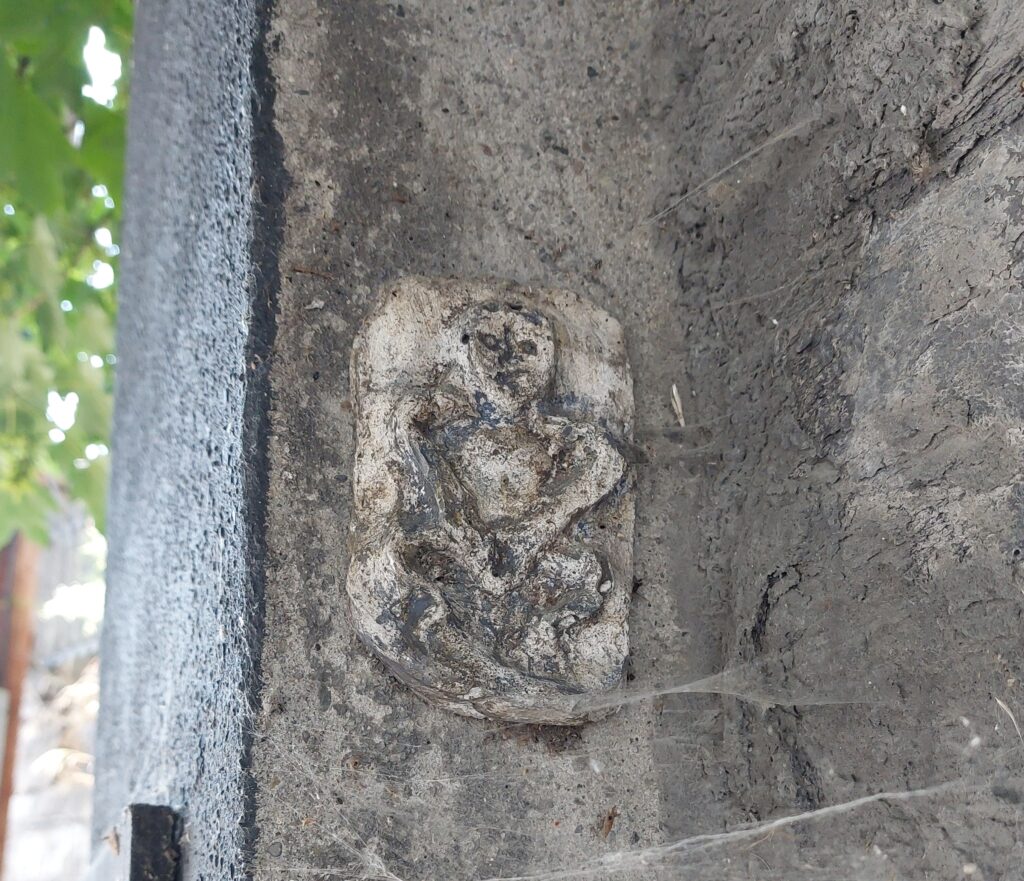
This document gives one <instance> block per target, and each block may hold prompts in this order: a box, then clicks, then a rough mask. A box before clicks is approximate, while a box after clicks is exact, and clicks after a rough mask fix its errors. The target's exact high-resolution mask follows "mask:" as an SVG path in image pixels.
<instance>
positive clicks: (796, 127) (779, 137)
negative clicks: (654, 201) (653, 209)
mask: <svg viewBox="0 0 1024 881" xmlns="http://www.w3.org/2000/svg"><path fill="white" fill-rule="evenodd" d="M818 119H820V116H818V115H817V114H815V115H814V116H808V117H805V118H804V119H802V120H800V121H799V122H796V123H794V124H793V125H791V126H789V127H788V128H784V129H783V130H782V131H781V132H778V133H777V134H774V135H772V136H771V137H770V138H768V140H767V141H763V142H762V143H760V144H758V146H756V147H754V148H752V149H750V150H747V152H746V153H744V154H743V155H742V156H740V157H739V158H738V159H736V160H735V161H733V162H730V163H729V164H728V165H727V166H726V167H725V168H723V169H722V170H721V171H719V172H716V173H715V174H713V175H711V177H709V178H708V179H707V180H705V181H704V182H703V183H701V184H698V185H697V186H695V187H694V188H693V189H692V190H687V191H686V192H685V193H683V195H681V196H680V197H679V198H678V199H676V200H675V201H674V202H673V203H672V204H671V205H669V206H668V207H667V208H663V209H662V210H661V211H659V212H658V213H657V214H654V215H653V216H651V217H648V218H647V220H646V221H645V223H654V222H655V221H658V220H661V218H662V217H664V216H665V215H667V214H671V213H672V212H673V211H675V210H676V208H678V207H679V206H680V205H682V204H683V202H685V201H686V200H687V199H691V198H693V197H694V196H696V195H697V194H698V193H702V192H704V190H706V189H707V188H708V187H710V186H711V185H712V184H713V183H715V181H717V180H720V179H721V178H722V177H724V176H725V175H727V174H728V173H729V172H730V171H732V170H733V169H734V168H735V167H736V166H737V165H742V164H743V163H744V162H746V161H747V160H748V159H753V158H754V157H755V156H756V155H757V154H758V153H761V152H763V151H764V150H767V149H768V148H769V147H771V146H773V145H774V144H777V143H778V142H779V141H784V140H785V139H786V138H789V137H792V136H793V135H795V134H796V133H797V132H799V131H802V130H803V129H805V128H807V126H809V125H810V124H811V123H812V122H817V120H818Z"/></svg>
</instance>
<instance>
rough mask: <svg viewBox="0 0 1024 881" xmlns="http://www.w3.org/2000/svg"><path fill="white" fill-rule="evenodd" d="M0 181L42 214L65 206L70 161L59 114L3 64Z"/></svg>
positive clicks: (0, 103)
mask: <svg viewBox="0 0 1024 881" xmlns="http://www.w3.org/2000/svg"><path fill="white" fill-rule="evenodd" d="M0 119H2V120H3V121H4V128H5V130H6V134H5V136H4V137H0V179H2V180H3V181H4V182H5V183H8V184H10V186H12V187H13V188H14V189H15V190H16V191H17V192H18V194H19V195H20V196H21V198H22V199H24V201H25V203H26V204H28V205H29V206H31V207H32V208H35V209H36V210H38V211H41V212H43V213H50V212H55V211H57V210H58V209H59V208H60V207H61V204H62V202H63V187H62V178H63V171H64V169H65V167H66V166H67V165H68V164H70V162H71V160H72V150H71V145H70V144H69V143H68V141H67V138H66V137H65V136H64V132H63V131H62V130H61V126H60V121H59V120H58V118H57V115H56V114H55V113H54V112H53V111H52V110H51V109H50V108H49V107H48V106H47V105H46V104H45V103H43V101H41V100H40V99H39V98H38V97H37V96H36V95H35V94H33V93H32V92H31V91H30V90H29V89H28V88H26V86H25V85H24V84H23V83H21V82H20V81H18V80H17V79H16V77H15V74H14V71H13V70H10V69H9V68H8V67H7V66H6V65H4V66H3V69H2V70H0Z"/></svg>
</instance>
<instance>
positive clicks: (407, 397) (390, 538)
mask: <svg viewBox="0 0 1024 881" xmlns="http://www.w3.org/2000/svg"><path fill="white" fill-rule="evenodd" d="M351 380H352V388H353V396H354V400H355V404H356V420H357V421H356V425H357V429H356V430H357V451H356V462H355V469H354V481H353V483H354V488H355V511H356V516H355V520H354V523H353V531H352V555H351V563H350V568H349V574H348V594H349V598H350V601H351V607H352V612H353V615H354V620H355V624H356V628H357V630H358V632H359V634H360V636H361V637H362V639H363V640H364V641H365V642H366V644H367V645H368V646H369V647H370V648H371V649H372V650H373V651H374V652H375V653H376V654H377V655H378V656H379V657H380V658H381V659H382V660H383V661H384V662H385V664H386V665H387V666H388V668H389V669H390V670H391V671H392V672H393V673H394V675H395V676H397V677H398V678H399V679H401V680H402V681H403V682H405V683H407V684H408V685H409V686H411V687H412V688H413V689H415V690H416V691H417V692H419V693H420V694H421V695H423V696H425V697H426V698H428V699H429V700H431V701H433V702H435V703H438V704H441V705H443V706H445V707H447V708H449V709H451V710H454V711H456V712H459V713H464V714H466V715H470V716H476V717H490V718H495V719H502V720H506V721H515V722H547V723H554V724H575V723H577V722H580V721H583V720H584V719H585V718H586V717H587V713H586V711H585V709H583V708H582V704H583V703H584V702H583V701H581V700H580V699H581V698H583V697H585V696H587V695H591V694H594V693H595V692H601V691H604V690H607V689H610V688H614V687H615V686H617V685H618V684H619V683H620V681H621V678H622V674H623V666H624V663H625V661H626V657H627V653H628V639H627V622H626V619H627V614H628V610H629V600H630V596H631V593H632V531H633V500H632V492H631V477H630V469H629V467H628V462H627V458H628V450H629V449H630V435H631V430H632V416H633V394H632V384H631V379H630V375H629V365H628V362H627V359H626V353H625V346H624V344H623V339H622V331H621V329H620V327H619V325H618V323H617V322H616V321H615V320H614V319H613V318H611V316H609V315H608V314H607V313H605V312H604V311H602V310H601V309H599V308H597V307H596V306H594V305H593V304H591V303H589V302H587V301H586V300H584V299H582V298H581V297H579V296H578V295H576V294H573V293H569V292H565V291H553V290H537V289H531V288H522V287H517V286H514V285H512V284H508V283H466V282H461V281H455V280H432V279H431V280H428V279H420V278H408V279H404V280H402V281H399V282H397V283H396V284H394V285H393V286H392V287H390V288H388V289H386V290H384V291H383V292H382V295H381V299H380V302H379V304H378V305H377V307H376V309H375V311H374V312H373V313H372V315H371V316H370V317H369V318H368V320H367V321H366V324H365V325H364V326H363V328H362V329H361V331H360V333H359V334H358V336H357V339H356V342H355V345H354V348H353V352H352V367H351Z"/></svg>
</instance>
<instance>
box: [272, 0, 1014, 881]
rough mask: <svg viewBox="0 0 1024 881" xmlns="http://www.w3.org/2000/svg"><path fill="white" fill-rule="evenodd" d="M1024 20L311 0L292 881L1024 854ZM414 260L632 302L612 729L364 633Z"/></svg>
mask: <svg viewBox="0 0 1024 881" xmlns="http://www.w3.org/2000/svg"><path fill="white" fill-rule="evenodd" d="M1022 37H1024V28H1022V24H1021V20H1020V18H1019V15H1018V13H1017V10H1016V6H1015V3H1013V2H1009V0H1007V2H1001V0H992V2H988V3H981V2H964V0H947V2H945V3H933V2H926V0H907V2H870V3H869V2H848V3H843V4H837V3H833V2H826V0H795V2H759V0H698V2H693V3H660V2H653V0H629V2H619V0H613V2H597V0H558V2H555V0H552V2H534V0H528V2H515V3H477V2H462V3H454V2H414V0H411V2H404V3H401V4H398V3H383V2H365V0H364V2H350V3H344V4H338V3H329V2H316V0H278V2H277V4H276V7H275V10H274V13H273V20H272V26H271V32H270V36H269V39H270V49H269V51H270V62H271V70H272V73H273V76H274V78H275V83H276V88H277V100H276V103H275V108H274V113H275V119H276V130H277V132H278V133H279V134H280V138H281V144H282V147H283V161H284V165H285V169H286V171H287V174H288V176H289V177H290V180H291V184H290V187H289V189H288V191H287V194H286V201H285V225H284V241H283V244H282V249H281V251H280V254H279V266H280V270H281V290H280V300H279V314H278V330H277V339H276V346H275V349H274V357H273V365H272V387H273V414H272V441H271V474H270V487H269V505H268V514H269V517H268V533H267V543H268V552H269V558H268V574H267V586H266V589H267V593H266V606H267V608H266V611H267V619H266V632H265V645H264V654H263V673H264V693H263V709H262V715H261V717H260V719H259V733H258V736H257V741H256V745H255V771H256V775H257V779H258V785H259V788H258V793H257V801H258V811H257V821H258V826H259V836H260V837H259V845H258V849H257V854H256V859H255V863H254V867H253V868H254V872H255V875H256V877H257V878H261V879H263V878H265V879H276V878H293V877H323V878H327V877H345V878H390V879H403V881H413V879H440V878H445V879H460V881H462V879H465V881H471V879H486V878H498V877H515V878H531V879H533V878H535V879H543V878H552V879H553V878H591V877H594V878H597V877H606V876H609V875H613V874H614V875H615V876H616V877H630V878H644V879H648V878H680V877H701V878H703V877H708V878H712V877H713V878H743V879H747V878H750V879H769V878H773V879H774V878H785V879H820V878H826V877H829V878H831V877H836V878H849V879H874V878H879V879H882V878H884V879H890V878H905V879H925V878H936V879H937V878H943V879H949V878H957V877H969V878H972V879H977V878H984V879H1014V878H1019V877H1021V875H1020V865H1021V861H1022V856H1024V849H1022V843H1024V839H1022V834H1021V829H1020V811H1021V807H1020V805H1021V799H1022V797H1024V788H1022V786H1021V782H1020V778H1021V776H1022V773H1024V766H1022V757H1024V742H1022V741H1021V740H1020V739H1019V737H1018V732H1017V731H1015V729H1014V725H1013V724H1012V720H1011V718H1010V714H1011V713H1012V714H1015V715H1016V718H1017V720H1018V721H1022V720H1024V689H1022V686H1021V678H1022V671H1021V666H1022V664H1021V653H1020V634H1021V623H1022V622H1021V610H1022V604H1024V594H1022V592H1021V584H1022V582H1021V580H1020V573H1019V566H1020V565H1021V563H1020V556H1021V551H1020V548H1019V545H1020V544H1021V542H1022V538H1021V535H1022V530H1024V522H1022V514H1024V507H1022V500H1021V492H1020V488H1019V484H1018V480H1019V475H1020V455H1021V431H1020V425H1021V421H1020V420H1021V416H1022V409H1024V398H1022V394H1021V390H1020V389H1021V385H1020V380H1021V368H1020V344H1021V306H1020V298H1019V295H1020V283H1019V275H1020V269H1019V264H1018V249H1019V244H1018V242H1019V237H1020V235H1021V233H1022V232H1024V227H1022V222H1024V212H1022V187H1021V183H1020V182H1021V180H1022V179H1024V178H1022V176H1021V158H1020V154H1019V152H1018V148H1017V143H1018V141H1019V137H1020V134H1021V128H1020V126H1019V124H1018V123H1017V119H1018V117H1019V116H1020V114H1021V111H1022V110H1024V96H1022V94H1021V87H1020V81H1021V78H1022V73H1024V66H1022V63H1021V56H1020V53H1021V49H1022V46H1024V40H1022ZM410 273H417V274H426V275H445V276H455V277H460V278H487V277H499V278H509V279H513V280H515V281H518V282H522V283H534V284H541V285H547V286H553V287H561V288H567V289H571V290H579V291H581V292H583V293H584V294H586V295H587V296H588V297H590V298H591V299H593V300H594V301H595V302H596V303H598V304H599V305H601V306H602V307H603V308H605V309H607V310H608V311H609V312H610V313H612V314H613V315H615V316H616V317H617V318H618V319H619V321H620V322H622V324H623V326H624V329H625V333H626V339H627V346H628V348H629V354H630V360H631V362H632V365H633V371H634V377H635V393H636V406H637V421H638V428H637V436H638V440H639V441H640V442H641V443H642V444H643V445H644V447H645V449H646V451H647V456H648V459H649V462H648V463H647V464H645V465H643V466H641V467H640V469H639V478H638V490H637V522H636V535H635V559H636V581H635V587H636V594H635V597H634V601H633V610H632V613H631V620H630V635H631V647H632V658H631V673H630V679H631V681H632V688H633V691H632V692H629V693H627V695H626V696H625V699H624V703H625V706H623V707H622V709H621V710H620V711H619V712H617V713H616V714H614V715H612V716H611V717H609V718H607V719H604V720H602V721H599V722H595V723H591V724H587V725H584V726H581V727H578V728H575V729H550V728H543V727H510V726H503V725H499V724H496V723H493V722H487V721H478V720H468V719H463V718H458V717H454V716H451V715H449V714H446V713H444V712H443V711H441V710H438V709H435V708H432V707H430V706H428V705H426V704H424V703H423V702H421V701H419V700H418V699H416V698H415V697H414V696H412V695H411V694H410V693H409V692H408V691H407V690H406V689H405V688H404V687H402V686H400V685H398V684H397V683H396V682H395V681H394V680H392V679H391V678H390V676H389V675H388V674H387V672H386V671H385V670H384V669H383V667H382V666H381V665H380V664H379V663H378V662H376V661H375V660H374V659H373V658H372V657H371V656H370V654H369V653H368V652H367V651H365V650H364V649H363V648H361V647H360V645H359V644H358V641H357V639H356V635H355V633H354V630H353V627H352V624H351V622H350V620H349V619H348V612H347V609H346V603H345V600H344V584H345V578H346V571H347V567H348V560H347V558H346V555H345V552H344V550H343V549H344V548H345V547H346V540H347V535H346V532H347V528H348V524H349V521H350V518H351V515H352V488H351V485H350V477H351V474H352V461H353V415H352V405H351V398H350V389H349V386H348V358H349V351H350V347H351V344H352V339H353V334H354V332H355V330H356V328H357V327H358V326H359V324H360V322H361V321H362V320H363V318H364V316H365V315H366V313H367V311H368V309H369V308H370V306H371V303H372V296H373V292H374V290H375V289H376V288H377V287H378V286H379V285H380V284H381V283H383V282H385V281H387V280H390V279H394V278H396V277H398V276H400V275H403V274H410ZM673 383H675V384H677V386H678V389H679V391H680V393H681V399H682V405H683V413H684V418H685V427H680V425H679V423H678V420H677V417H676V414H675V413H674V412H673V406H672V396H671V388H672V385H673ZM722 671H726V672H725V674H724V675H723V676H720V677H718V678H716V679H712V680H711V681H710V682H709V683H706V684H705V686H704V689H705V690H710V691H722V692H729V694H725V695H707V694H705V695H700V694H671V693H666V692H671V691H672V690H673V689H672V687H673V686H679V685H681V684H684V683H687V682H690V681H693V680H696V679H699V678H700V677H702V676H704V675H707V674H714V673H720V672H722ZM641 689H647V690H649V691H651V692H655V694H653V695H649V696H648V699H642V698H644V696H645V694H646V692H645V691H642V690H641ZM737 693H738V694H737ZM633 697H635V698H636V700H634V699H633ZM997 699H998V700H997ZM1000 702H1002V703H1000ZM945 783H953V784H954V785H953V786H951V787H948V788H941V789H938V790H934V789H929V787H933V786H936V785H941V784H945ZM920 790H924V791H920ZM880 792H891V793H896V795H893V796H890V797H887V798H884V799H878V800H868V801H857V800H858V799H862V798H864V797H867V796H871V795H873V794H876V793H880ZM829 806H838V807H837V808H836V809H835V811H831V812H830V811H829V810H827V809H828V808H829ZM844 806H845V807H844ZM800 812H812V813H810V814H809V815H808V816H807V817H806V818H804V819H803V820H802V821H800V822H793V823H790V822H789V821H784V822H782V823H781V824H776V827H774V828H769V827H768V826H766V825H761V824H768V823H770V822H771V821H774V820H779V818H784V817H788V816H793V815H796V814H798V813H800ZM727 830H733V831H734V833H735V834H734V835H733V836H731V837H725V838H715V839H695V840H694V839H693V836H699V835H705V834H714V833H722V832H725V831H727Z"/></svg>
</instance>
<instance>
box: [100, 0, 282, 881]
mask: <svg viewBox="0 0 1024 881" xmlns="http://www.w3.org/2000/svg"><path fill="white" fill-rule="evenodd" d="M257 36H258V21H257V15H256V10H255V4H254V3H248V2H241V3H234V4H219V3H199V2H178V0H174V2H165V3H141V4H139V7H138V18H137V27H136V43H135V65H134V75H133V81H132V108H131V114H130V125H129V150H128V162H127V181H126V199H127V204H126V211H125V236H124V251H123V257H122V267H123V275H122V278H121V287H120V290H121V309H120V319H119V328H118V358H119V363H118V380H117V395H116V418H115V423H116V424H115V429H114V440H113V457H114V458H113V461H114V474H113V485H112V487H111V495H110V519H109V540H110V552H109V561H108V564H109V568H108V573H107V578H108V591H107V606H106V621H105V624H104V630H103V645H102V689H101V690H102V712H101V715H100V722H99V734H98V757H97V780H96V801H95V811H94V820H93V829H94V838H95V845H94V846H95V847H98V848H107V847H108V846H109V844H108V843H107V842H103V841H101V840H100V839H101V838H102V836H104V835H106V834H107V832H108V830H109V829H110V827H111V826H112V825H114V824H115V823H116V822H118V820H119V819H120V815H121V812H122V810H123V809H124V807H125V806H126V805H127V804H128V803H129V802H133V801H150V802H154V803H157V804H169V805H171V806H172V807H174V808H175V809H177V810H178V811H180V812H181V815H182V818H183V829H182V834H183V837H184V841H185V846H184V847H183V852H184V854H185V865H184V869H183V874H182V879H183V881H193V879H200V878H202V879H226V878H239V877H241V874H242V868H241V866H242V862H243V856H244V851H245V849H246V847H247V838H248V833H247V832H246V831H245V829H244V828H243V827H248V828H249V829H251V827H252V823H251V819H250V818H248V817H247V813H248V812H249V810H250V806H251V800H249V799H248V798H247V787H248V785H247V782H246V778H245V775H244V773H243V770H244V769H243V764H244V763H245V762H246V761H247V758H246V756H247V737H246V731H247V730H248V728H247V721H248V718H249V716H250V707H251V703H250V702H251V699H252V697H253V695H254V694H255V668H254V649H255V646H256V644H257V637H258V634H259V632H260V621H259V618H260V613H259V609H260V604H259V584H260V580H261V577H262V568H261V565H260V559H259V556H260V551H259V545H260V538H261V533H262V529H261V522H262V516H261V511H260V499H261V498H262V492H261V488H260V482H261V475H265V465H264V464H263V463H262V462H261V453H260V450H261V442H260V437H261V436H263V435H265V432H263V431H262V430H261V426H262V424H263V421H264V419H265V413H266V406H265V403H264V402H263V400H262V398H261V395H262V392H263V389H264V387H265V382H264V379H263V373H262V371H261V370H260V352H261V350H262V349H263V348H265V344H264V338H265V336H264V335H265V332H266V324H265V320H264V318H263V313H264V312H266V311H267V310H266V308H265V305H264V306H261V305H260V304H261V303H265V296H266V289H265V287H266V286H265V285H264V284H263V283H262V281H263V276H262V275H258V274H256V273H254V269H253V265H254V263H256V264H257V265H259V266H261V267H266V266H272V262H271V261H266V260H264V259H262V256H261V251H260V248H261V247H262V243H264V242H265V241H266V240H267V237H268V236H272V233H273V224H272V223H270V224H267V223H266V221H265V219H264V220H260V221H259V222H257V220H258V218H260V216H261V215H260V212H259V204H258V200H259V198H260V196H261V194H263V192H264V191H265V190H266V189H267V188H266V187H265V186H264V185H263V181H262V180H261V179H259V171H260V161H259V160H257V161H255V162H254V160H253V155H252V151H253V142H254V139H255V138H257V137H258V134H259V127H260V123H261V113H262V112H263V111H262V110H261V104H260V103H259V102H257V104H256V113H255V114H254V112H253V101H254V95H260V96H262V98H263V99H266V100H269V98H270V97H271V96H270V94H269V93H268V92H267V91H266V90H265V89H264V88H263V87H262V85H261V83H260V81H259V64H258V61H259V54H258V53H257V54H256V56H255V57H254V55H253V50H252V47H253V45H254V44H255V42H256V39H257ZM263 155H264V157H266V156H267V155H269V151H268V150H267V148H264V153H263ZM264 213H265V212H264ZM254 228H255V229H256V236H255V238H254V235H253V230H254ZM125 844H126V843H125Z"/></svg>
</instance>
